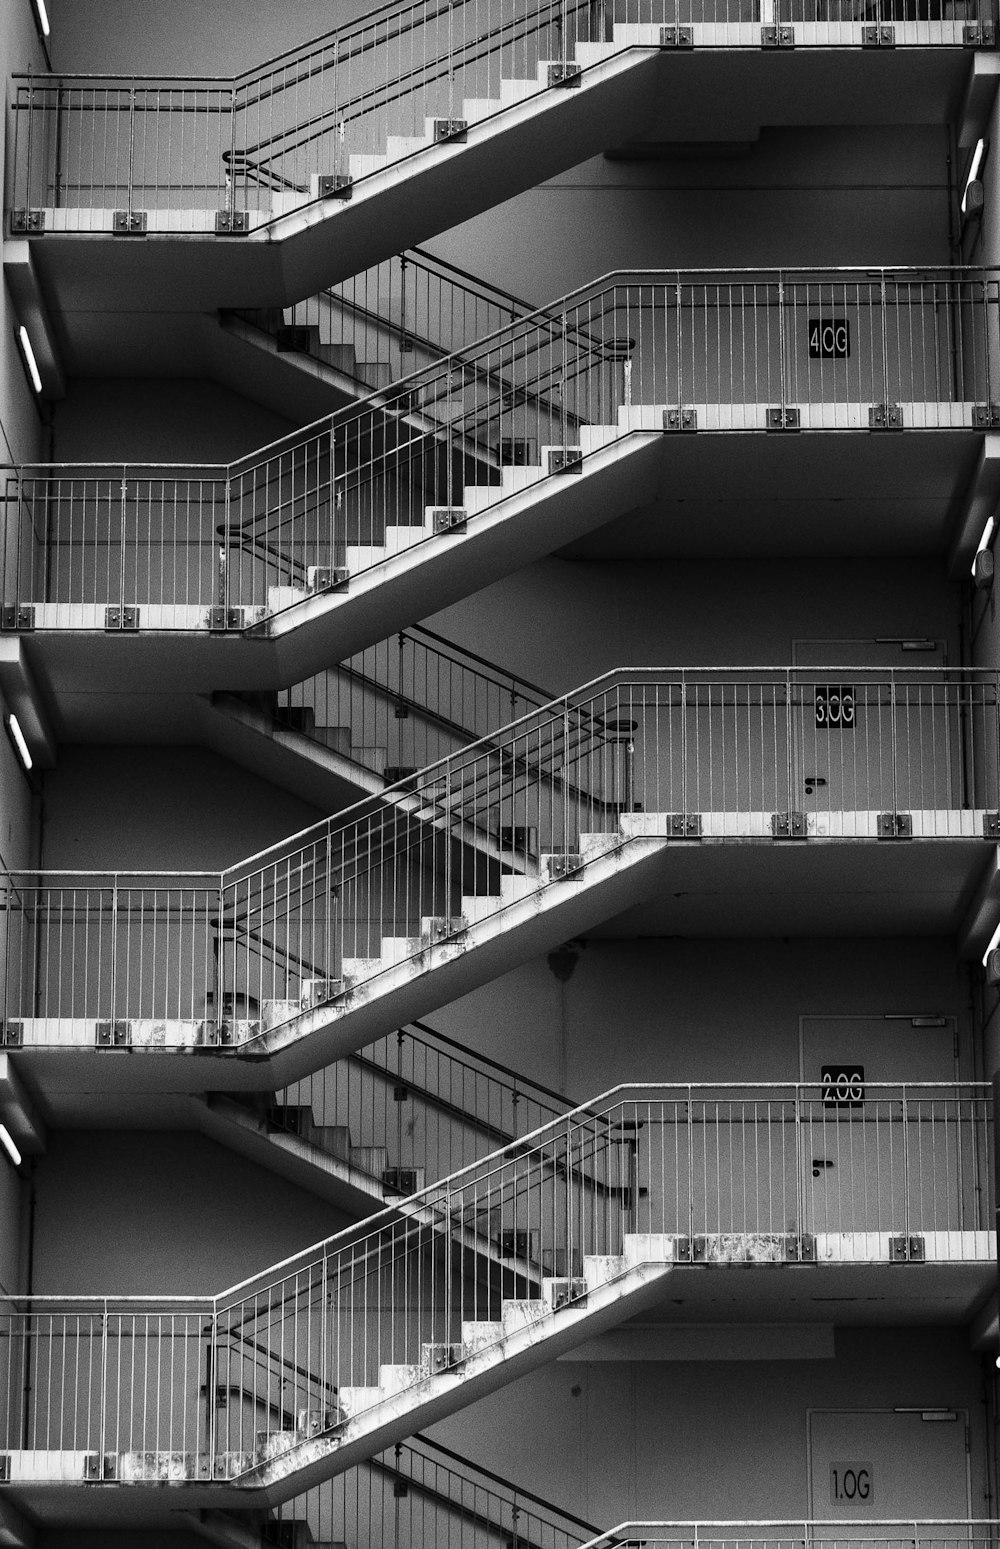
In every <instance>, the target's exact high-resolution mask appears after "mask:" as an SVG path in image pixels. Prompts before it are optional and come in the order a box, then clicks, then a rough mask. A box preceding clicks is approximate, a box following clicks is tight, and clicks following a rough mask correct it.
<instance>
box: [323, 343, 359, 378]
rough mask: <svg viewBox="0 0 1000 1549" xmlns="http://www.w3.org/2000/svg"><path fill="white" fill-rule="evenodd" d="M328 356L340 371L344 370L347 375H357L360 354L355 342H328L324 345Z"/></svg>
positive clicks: (330, 362)
mask: <svg viewBox="0 0 1000 1549" xmlns="http://www.w3.org/2000/svg"><path fill="white" fill-rule="evenodd" d="M324 349H325V350H326V358H327V360H328V362H329V364H330V365H331V366H335V367H336V369H337V370H338V371H343V372H344V373H345V375H347V376H357V374H358V356H357V351H356V350H355V348H354V345H353V344H327V345H324Z"/></svg>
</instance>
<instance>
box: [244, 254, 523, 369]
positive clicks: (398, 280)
mask: <svg viewBox="0 0 1000 1549" xmlns="http://www.w3.org/2000/svg"><path fill="white" fill-rule="evenodd" d="M534 310H535V309H534V308H533V307H532V306H531V305H530V304H529V303H528V302H526V301H521V300H520V299H519V298H518V297H516V296H512V295H511V294H510V293H509V292H508V291H504V290H501V289H499V288H498V287H497V286H494V285H489V284H487V282H486V281H484V280H481V279H478V278H476V276H475V275H471V274H468V273H467V272H466V271H465V270H463V269H458V268H456V267H455V265H454V264H450V263H447V262H446V261H445V260H444V259H440V258H435V257H434V255H433V254H432V253H426V252H424V251H422V250H421V249H420V248H414V249H412V250H411V251H408V252H405V253H400V254H399V255H398V256H394V257H392V258H387V259H386V260H385V261H384V263H380V264H376V265H374V266H373V267H372V268H370V269H366V270H365V271H364V272H363V273H362V274H358V275H355V276H354V277H353V278H352V279H349V280H344V281H343V282H342V283H341V284H339V285H335V286H333V287H331V289H330V290H325V291H321V292H320V293H319V295H317V296H310V297H309V298H308V299H307V300H305V301H299V302H296V303H295V304H294V305H293V306H290V307H284V308H279V307H271V308H258V309H256V310H248V309H243V310H240V311H235V312H233V313H232V314H229V315H231V316H232V317H234V318H238V319H240V320H241V321H243V322H245V323H249V324H250V325H251V326H252V327H254V328H258V329H260V330H262V331H263V332H265V333H267V334H268V335H269V336H270V337H271V338H273V339H274V340H275V342H276V344H277V348H278V350H279V351H284V352H301V353H302V354H305V355H308V356H310V357H311V358H312V359H314V360H316V361H319V362H321V363H322V364H325V365H327V366H330V367H332V368H334V369H336V370H338V371H341V372H343V373H345V374H346V375H348V376H353V377H354V378H356V380H357V381H359V382H362V383H364V384H366V385H367V386H368V387H369V388H378V387H384V386H387V385H388V384H389V383H390V382H394V381H397V380H398V379H399V378H400V377H401V376H405V375H407V374H409V373H410V372H412V371H414V370H416V369H417V368H418V367H420V366H424V365H427V364H428V362H430V361H435V360H440V359H441V357H442V356H444V355H449V354H451V353H453V352H454V351H457V350H462V349H465V348H467V347H468V346H469V345H471V344H474V343H475V342H476V341H477V340H478V339H482V338H484V337H485V336H486V335H487V334H491V333H495V332H496V331H497V330H498V329H500V328H503V327H504V326H505V325H506V324H507V323H512V322H514V321H515V319H517V318H518V317H525V316H527V315H528V314H529V313H530V312H532V311H534Z"/></svg>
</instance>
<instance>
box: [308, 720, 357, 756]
mask: <svg viewBox="0 0 1000 1549" xmlns="http://www.w3.org/2000/svg"><path fill="white" fill-rule="evenodd" d="M353 735H354V728H353V727H352V726H317V727H316V729H315V731H314V732H313V733H312V737H313V741H314V742H322V744H323V746H324V747H326V748H329V749H330V750H331V752H334V753H343V754H345V756H346V757H348V758H350V757H352V756H353V753H354V745H353V743H352V741H351V738H352V737H353Z"/></svg>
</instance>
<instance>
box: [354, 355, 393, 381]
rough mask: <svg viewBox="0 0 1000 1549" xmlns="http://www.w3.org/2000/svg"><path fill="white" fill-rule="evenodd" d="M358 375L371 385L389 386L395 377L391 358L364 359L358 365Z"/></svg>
mask: <svg viewBox="0 0 1000 1549" xmlns="http://www.w3.org/2000/svg"><path fill="white" fill-rule="evenodd" d="M357 373H358V377H359V378H360V380H361V381H362V382H367V384H368V386H369V387H388V386H389V384H390V382H391V381H392V379H393V369H392V361H391V360H364V361H361V362H360V363H359V365H358V367H357Z"/></svg>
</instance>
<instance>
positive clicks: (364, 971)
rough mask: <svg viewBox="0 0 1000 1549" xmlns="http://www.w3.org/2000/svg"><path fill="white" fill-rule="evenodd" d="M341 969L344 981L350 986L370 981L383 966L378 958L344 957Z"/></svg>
mask: <svg viewBox="0 0 1000 1549" xmlns="http://www.w3.org/2000/svg"><path fill="white" fill-rule="evenodd" d="M341 967H342V969H343V974H344V978H345V980H347V981H348V982H349V983H350V984H360V983H361V982H362V981H363V980H365V979H371V978H372V977H373V976H374V975H375V974H377V973H378V972H379V971H380V970H381V969H383V968H384V967H385V964H384V963H383V961H382V959H381V958H380V957H345V958H344V961H343V963H342V965H341Z"/></svg>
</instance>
